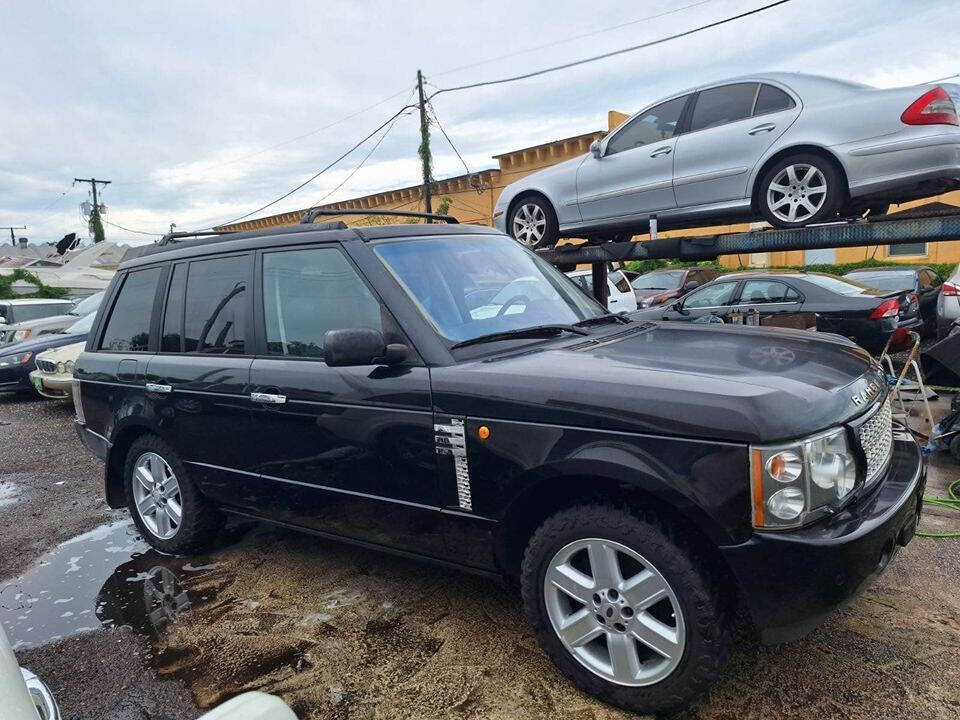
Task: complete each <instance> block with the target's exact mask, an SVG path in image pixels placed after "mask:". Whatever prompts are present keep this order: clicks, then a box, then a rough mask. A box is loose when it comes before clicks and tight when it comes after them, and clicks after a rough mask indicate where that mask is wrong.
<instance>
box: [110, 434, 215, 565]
mask: <svg viewBox="0 0 960 720" xmlns="http://www.w3.org/2000/svg"><path fill="white" fill-rule="evenodd" d="M145 453H156V454H157V455H159V456H160V457H161V458H162V459H163V461H164V462H166V464H167V465H168V466H169V467H170V469H171V470H172V471H173V473H174V474H175V475H176V479H177V484H178V485H179V489H180V500H181V503H180V505H181V522H180V524H179V526H178V527H177V528H176V533H175V534H174V535H173V537H170V538H167V539H164V538H161V537H159V536H158V535H157V534H155V533H154V532H153V531H152V530H151V529H150V528H149V527H148V526H147V525H146V523H145V522H144V520H143V518H142V517H141V515H140V512H139V511H138V510H137V507H136V502H135V500H134V495H133V483H134V482H136V479H135V478H134V468H135V467H136V464H137V461H138V460H139V459H140V458H141V457H143V455H144V454H145ZM123 477H124V491H125V494H126V499H127V507H128V508H129V509H130V515H131V516H132V517H133V521H134V523H136V526H137V528H138V529H139V530H140V532H141V533H142V534H143V537H144V539H145V540H146V541H147V542H148V543H150V545H151V546H152V547H154V548H156V549H157V550H159V551H160V552H164V553H169V554H172V555H189V554H193V553H196V552H199V551H201V550H204V549H206V548H208V547H210V545H211V544H212V542H213V540H214V539H215V538H216V536H217V533H218V531H219V529H220V528H221V527H222V525H223V516H222V514H221V513H220V512H219V511H217V509H216V508H215V507H214V506H213V505H212V504H211V503H210V502H209V501H208V500H207V499H206V498H205V497H204V496H203V495H202V494H200V492H199V491H198V490H197V488H196V486H195V485H194V484H193V482H192V481H191V480H190V476H189V474H188V473H187V470H186V468H185V467H184V465H183V463H182V462H181V461H180V458H179V456H178V455H177V454H176V452H174V451H173V449H172V448H171V447H170V446H169V445H167V444H166V443H165V442H163V440H161V439H160V438H158V437H157V436H156V435H143V436H141V437H139V438H137V439H136V440H135V441H134V442H133V444H132V445H131V446H130V450H129V451H128V452H127V459H126V462H125V463H124V469H123Z"/></svg>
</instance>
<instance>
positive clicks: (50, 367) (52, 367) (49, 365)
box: [37, 358, 57, 374]
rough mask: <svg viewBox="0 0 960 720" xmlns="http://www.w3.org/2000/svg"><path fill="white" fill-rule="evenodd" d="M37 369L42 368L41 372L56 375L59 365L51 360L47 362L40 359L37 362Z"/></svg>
mask: <svg viewBox="0 0 960 720" xmlns="http://www.w3.org/2000/svg"><path fill="white" fill-rule="evenodd" d="M37 367H38V368H40V372H45V373H52V374H56V372H57V364H56V363H55V362H53V361H51V360H45V359H43V358H40V359H39V360H37Z"/></svg>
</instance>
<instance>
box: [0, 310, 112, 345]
mask: <svg viewBox="0 0 960 720" xmlns="http://www.w3.org/2000/svg"><path fill="white" fill-rule="evenodd" d="M73 308H74V303H73V301H72V300H51V299H45V298H17V299H14V300H0V345H6V344H9V343H11V342H15V341H14V340H13V339H12V338H11V337H10V335H11V334H12V333H13V332H15V331H16V330H17V329H19V328H17V326H18V325H19V324H20V323H26V322H29V321H34V320H40V319H42V318H48V317H53V316H55V315H64V314H66V313H68V312H70V311H71V310H72V309H73ZM94 309H96V308H94ZM21 339H26V338H21Z"/></svg>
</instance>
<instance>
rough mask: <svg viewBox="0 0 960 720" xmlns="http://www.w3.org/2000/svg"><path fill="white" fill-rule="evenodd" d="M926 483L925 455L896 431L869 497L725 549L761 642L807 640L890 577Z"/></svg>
mask: <svg viewBox="0 0 960 720" xmlns="http://www.w3.org/2000/svg"><path fill="white" fill-rule="evenodd" d="M925 484H926V465H925V464H924V461H923V458H922V456H921V454H920V448H919V447H918V446H917V443H916V441H914V440H913V438H912V437H909V436H907V435H905V434H902V433H897V432H896V431H895V434H894V446H893V457H892V459H891V462H890V467H889V469H888V470H887V474H886V476H885V477H884V478H883V479H882V480H881V481H880V482H879V483H878V484H877V486H876V487H873V488H871V489H870V490H869V491H868V494H867V496H866V497H864V498H861V499H859V500H857V501H855V502H854V503H853V504H852V505H850V506H848V507H846V508H844V509H842V510H841V511H840V512H838V513H837V514H836V515H834V516H833V517H831V518H829V519H826V520H822V521H820V522H817V523H815V524H813V525H811V526H809V527H806V528H802V529H800V530H794V531H790V532H782V533H772V532H769V533H754V535H753V537H752V538H751V539H750V540H748V541H747V542H745V543H742V544H740V545H734V546H729V547H724V548H721V551H722V552H723V554H724V556H725V558H726V560H727V563H728V564H729V566H730V568H731V569H732V570H733V573H734V575H735V576H736V578H737V580H738V583H739V585H740V587H741V589H742V591H743V592H742V595H743V597H744V600H745V602H746V605H747V609H748V611H749V613H750V615H751V616H752V618H753V621H754V624H755V625H756V626H757V628H758V629H759V631H760V638H761V640H762V641H763V642H764V643H768V644H773V643H780V642H787V641H789V640H794V639H796V638H799V637H802V636H803V635H806V634H807V633H808V632H810V631H811V630H812V629H813V628H815V627H816V626H817V625H819V624H820V623H821V622H822V621H823V620H824V619H825V618H826V617H827V616H829V615H830V614H831V613H832V612H834V611H835V610H836V609H838V608H840V607H843V606H844V605H846V604H847V603H848V602H850V601H851V600H852V599H853V598H854V597H856V595H857V594H858V593H860V592H861V591H862V590H863V589H864V588H866V587H867V586H868V585H869V584H870V582H871V581H873V579H874V578H875V577H877V576H878V575H879V574H880V573H881V572H883V570H884V569H885V568H886V567H887V564H888V563H889V562H890V559H891V558H892V557H893V556H894V555H895V554H896V552H897V550H898V549H899V547H900V546H904V545H906V544H907V543H908V542H909V541H910V540H911V539H912V538H913V534H914V531H915V530H916V526H917V522H918V521H919V514H920V508H921V505H922V497H923V489H924V485H925Z"/></svg>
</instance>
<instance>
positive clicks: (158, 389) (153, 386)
mask: <svg viewBox="0 0 960 720" xmlns="http://www.w3.org/2000/svg"><path fill="white" fill-rule="evenodd" d="M144 387H145V388H146V390H147V392H150V393H162V394H164V395H166V394H167V393H169V392H172V391H173V387H172V386H170V385H161V384H160V383H147V384H146V385H145V386H144Z"/></svg>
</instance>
